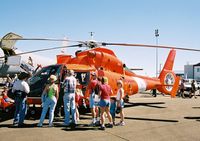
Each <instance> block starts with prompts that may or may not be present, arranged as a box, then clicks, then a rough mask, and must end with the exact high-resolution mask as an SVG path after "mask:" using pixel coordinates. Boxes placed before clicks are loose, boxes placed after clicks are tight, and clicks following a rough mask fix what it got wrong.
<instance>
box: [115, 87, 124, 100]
mask: <svg viewBox="0 0 200 141" xmlns="http://www.w3.org/2000/svg"><path fill="white" fill-rule="evenodd" d="M120 90H121V92H122V98H123V97H124V89H123V88H120V89H118V91H117V100H121V99H120Z"/></svg>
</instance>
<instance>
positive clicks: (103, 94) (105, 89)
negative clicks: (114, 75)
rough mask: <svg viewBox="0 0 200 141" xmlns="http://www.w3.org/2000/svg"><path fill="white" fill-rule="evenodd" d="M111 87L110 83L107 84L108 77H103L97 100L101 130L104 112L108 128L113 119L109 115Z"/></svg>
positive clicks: (111, 126) (110, 126)
mask: <svg viewBox="0 0 200 141" xmlns="http://www.w3.org/2000/svg"><path fill="white" fill-rule="evenodd" d="M112 93H113V92H112V89H111V87H110V85H108V78H107V77H103V79H102V85H101V86H100V90H99V96H100V98H101V100H100V102H99V106H100V108H101V127H100V129H101V130H105V115H104V113H105V112H106V114H107V117H108V120H109V124H108V125H107V127H108V128H113V120H112V116H111V115H110V95H112Z"/></svg>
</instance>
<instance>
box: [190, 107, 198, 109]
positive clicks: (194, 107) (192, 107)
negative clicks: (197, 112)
mask: <svg viewBox="0 0 200 141" xmlns="http://www.w3.org/2000/svg"><path fill="white" fill-rule="evenodd" d="M192 108H193V109H200V107H192Z"/></svg>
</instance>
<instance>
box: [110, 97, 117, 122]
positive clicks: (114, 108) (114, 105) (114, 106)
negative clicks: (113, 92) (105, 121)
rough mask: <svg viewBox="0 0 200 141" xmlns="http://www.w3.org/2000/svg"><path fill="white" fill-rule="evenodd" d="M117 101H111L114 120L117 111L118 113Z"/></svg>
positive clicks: (111, 112)
mask: <svg viewBox="0 0 200 141" xmlns="http://www.w3.org/2000/svg"><path fill="white" fill-rule="evenodd" d="M116 107H117V106H116V101H112V102H110V114H111V116H112V118H113V121H115V113H116Z"/></svg>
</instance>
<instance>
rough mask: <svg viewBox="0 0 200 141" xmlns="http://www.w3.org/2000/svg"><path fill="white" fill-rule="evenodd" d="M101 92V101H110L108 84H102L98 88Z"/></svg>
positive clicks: (110, 91)
mask: <svg viewBox="0 0 200 141" xmlns="http://www.w3.org/2000/svg"><path fill="white" fill-rule="evenodd" d="M100 91H101V99H105V100H110V94H111V93H112V89H111V87H110V85H108V84H102V85H101V86H100Z"/></svg>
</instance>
